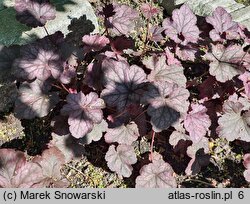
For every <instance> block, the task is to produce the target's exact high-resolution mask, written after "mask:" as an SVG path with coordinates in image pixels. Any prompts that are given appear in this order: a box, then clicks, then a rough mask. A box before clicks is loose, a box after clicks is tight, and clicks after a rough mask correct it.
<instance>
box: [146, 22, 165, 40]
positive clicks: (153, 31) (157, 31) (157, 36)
mask: <svg viewBox="0 0 250 204" xmlns="http://www.w3.org/2000/svg"><path fill="white" fill-rule="evenodd" d="M163 31H164V28H162V27H159V26H157V25H155V26H151V27H150V28H149V31H148V39H149V40H151V41H155V42H160V41H161V40H163V36H162V34H161V33H162V32H163Z"/></svg>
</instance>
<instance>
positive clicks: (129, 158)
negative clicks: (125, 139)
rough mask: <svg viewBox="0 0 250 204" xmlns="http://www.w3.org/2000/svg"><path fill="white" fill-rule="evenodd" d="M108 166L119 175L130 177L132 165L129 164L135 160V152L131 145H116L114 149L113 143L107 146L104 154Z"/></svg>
mask: <svg viewBox="0 0 250 204" xmlns="http://www.w3.org/2000/svg"><path fill="white" fill-rule="evenodd" d="M105 160H106V161H107V162H108V167H109V168H110V170H111V171H115V172H116V173H117V174H118V175H119V176H123V177H130V176H131V174H132V170H133V167H132V166H131V164H135V163H136V162H137V158H136V154H135V152H134V149H133V147H132V146H129V145H124V144H123V145H118V146H117V148H116V149H115V146H114V145H111V146H110V147H109V150H108V152H107V153H106V155H105Z"/></svg>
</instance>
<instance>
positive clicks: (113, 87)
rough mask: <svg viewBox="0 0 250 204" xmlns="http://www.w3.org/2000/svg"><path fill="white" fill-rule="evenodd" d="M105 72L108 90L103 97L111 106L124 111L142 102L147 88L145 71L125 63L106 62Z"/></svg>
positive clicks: (104, 91)
mask: <svg viewBox="0 0 250 204" xmlns="http://www.w3.org/2000/svg"><path fill="white" fill-rule="evenodd" d="M105 62H106V63H105V64H104V65H103V66H105V67H106V68H107V69H106V70H105V73H104V74H105V75H104V76H105V81H106V84H107V85H106V88H105V89H104V90H103V91H102V93H101V97H102V98H103V99H104V100H105V102H106V103H107V104H108V105H109V106H116V107H117V108H118V109H120V110H121V109H124V108H126V107H127V106H129V105H131V104H134V103H138V102H140V99H141V97H142V95H143V92H144V90H143V88H144V87H145V82H146V81H147V80H146V74H145V73H144V71H143V69H142V68H140V67H138V66H136V65H132V66H129V64H128V63H127V62H125V61H115V60H112V59H109V60H106V61H105Z"/></svg>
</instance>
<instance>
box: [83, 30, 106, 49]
mask: <svg viewBox="0 0 250 204" xmlns="http://www.w3.org/2000/svg"><path fill="white" fill-rule="evenodd" d="M82 41H83V43H84V45H85V46H84V48H83V49H84V52H85V53H88V52H91V51H93V52H96V51H100V50H102V48H104V47H105V46H106V45H107V44H109V39H108V38H106V37H105V36H101V35H99V34H95V35H84V36H83V37H82Z"/></svg>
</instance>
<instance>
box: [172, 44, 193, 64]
mask: <svg viewBox="0 0 250 204" xmlns="http://www.w3.org/2000/svg"><path fill="white" fill-rule="evenodd" d="M196 52H197V49H195V48H192V47H191V46H182V47H179V46H178V47H177V48H176V50H175V54H176V55H177V56H178V57H179V58H180V59H181V60H183V61H187V60H188V61H192V62H194V61H195V58H196V57H195V53H196Z"/></svg>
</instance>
